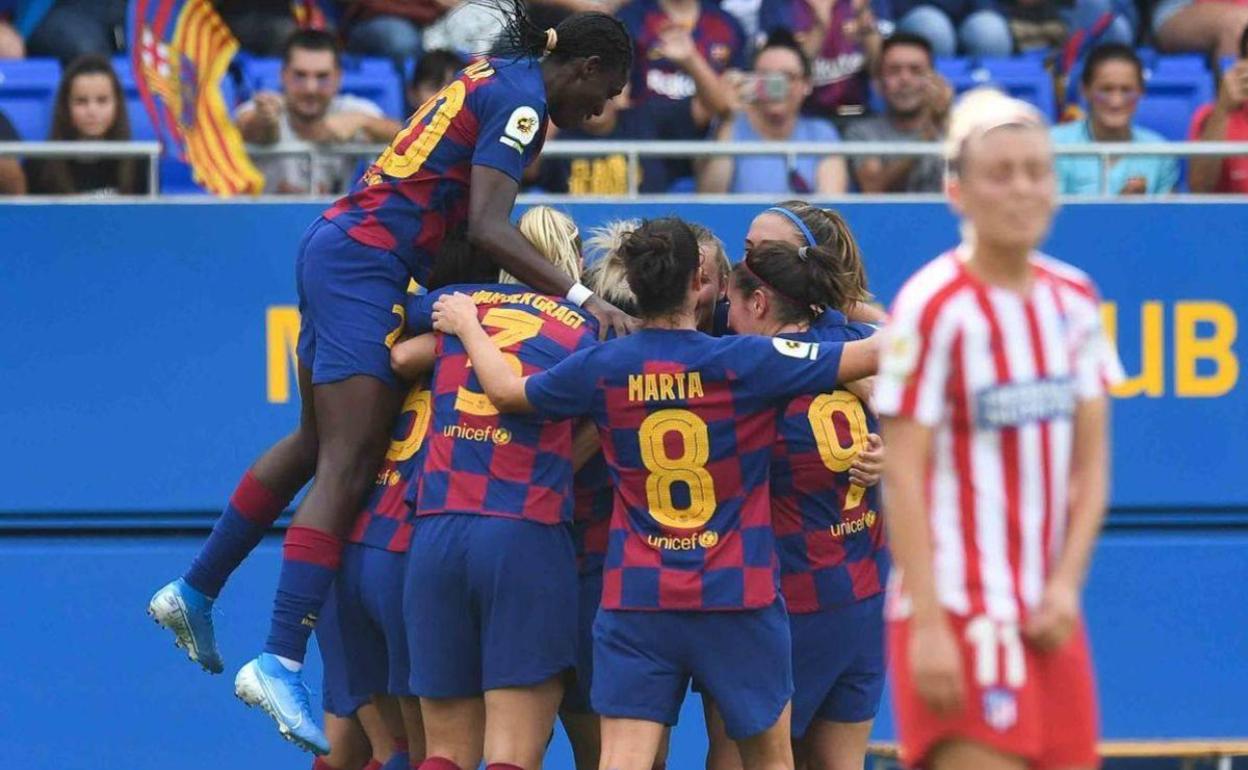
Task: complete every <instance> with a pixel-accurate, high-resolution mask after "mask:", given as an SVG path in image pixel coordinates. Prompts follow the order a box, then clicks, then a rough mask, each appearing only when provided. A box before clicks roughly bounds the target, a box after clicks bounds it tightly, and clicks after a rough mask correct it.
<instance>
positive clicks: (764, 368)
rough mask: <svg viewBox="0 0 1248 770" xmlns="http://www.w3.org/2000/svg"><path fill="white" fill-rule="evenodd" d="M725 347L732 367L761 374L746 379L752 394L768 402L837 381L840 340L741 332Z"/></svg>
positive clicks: (824, 388) (827, 388)
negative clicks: (801, 339)
mask: <svg viewBox="0 0 1248 770" xmlns="http://www.w3.org/2000/svg"><path fill="white" fill-rule="evenodd" d="M734 342H735V343H736V344H735V345H733V346H732V348H731V349H730V350H729V357H728V359H727V360H728V361H729V362H730V363H731V364H732V365H733V366H734V368H740V369H742V370H745V371H751V372H754V373H756V374H758V375H761V376H755V377H752V378H751V380H750V384H751V388H750V389H751V391H752V395H754V396H756V397H758V398H759V399H761V400H762V401H765V402H769V403H776V402H783V401H788V400H789V399H791V398H793V397H794V396H799V395H802V394H803V393H818V392H820V391H830V390H832V389H833V388H835V387H836V384H837V383H838V382H839V381H840V369H841V352H842V350H843V349H844V347H845V346H844V345H843V344H842V343H840V342H802V341H799V340H791V339H785V338H783V337H757V336H754V335H741V336H739V337H736V338H735V340H734Z"/></svg>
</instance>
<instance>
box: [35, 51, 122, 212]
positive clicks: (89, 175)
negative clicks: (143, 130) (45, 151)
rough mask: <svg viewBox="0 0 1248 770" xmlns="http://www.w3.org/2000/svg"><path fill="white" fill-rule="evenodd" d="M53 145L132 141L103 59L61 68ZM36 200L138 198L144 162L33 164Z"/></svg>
mask: <svg viewBox="0 0 1248 770" xmlns="http://www.w3.org/2000/svg"><path fill="white" fill-rule="evenodd" d="M48 139H49V140H51V141H54V142H72V141H92V142H99V141H112V142H128V141H130V116H129V115H128V114H127V113H126V102H125V98H124V96H123V95H122V92H121V83H120V81H118V80H117V73H116V72H114V71H113V66H112V64H110V63H109V60H108V59H106V58H104V57H103V56H94V55H90V56H83V57H80V58H78V59H75V60H74V61H73V62H71V63H70V65H69V66H68V67H66V68H65V73H64V74H63V75H62V76H61V83H60V85H59V86H57V89H56V101H55V104H54V106H53V110H52V131H51V133H50V135H49V136H48ZM26 175H27V178H28V179H29V180H30V192H31V193H32V194H35V195H73V194H92V195H138V194H142V193H145V192H147V161H146V160H139V159H134V158H106V159H95V158H89V157H88V158H74V159H60V158H58V159H41V160H31V161H28V162H27V164H26Z"/></svg>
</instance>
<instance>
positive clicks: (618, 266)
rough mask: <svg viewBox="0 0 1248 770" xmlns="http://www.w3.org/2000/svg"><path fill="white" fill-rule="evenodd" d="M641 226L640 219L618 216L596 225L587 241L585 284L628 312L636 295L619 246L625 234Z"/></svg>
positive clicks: (633, 307)
mask: <svg viewBox="0 0 1248 770" xmlns="http://www.w3.org/2000/svg"><path fill="white" fill-rule="evenodd" d="M640 226H641V220H639V219H617V220H615V221H613V222H608V223H607V224H605V225H602V226H601V227H595V228H594V229H593V230H591V231H590V233H589V238H588V239H587V240H586V241H585V257H586V261H588V262H589V267H587V268H586V269H585V285H586V286H588V287H589V288H590V289H592V290H593V291H594V293H595V294H597V295H598V296H600V297H602V298H603V299H604V300H606V301H607V302H610V303H611V304H612V305H615V306H616V307H618V308H620V309H621V310H626V311H627V310H630V309H635V308H636V307H637V296H636V295H635V294H633V290H632V288H631V287H629V285H628V276H627V273H626V271H625V269H624V258H623V257H622V256H621V254H620V245H621V244H622V243H623V242H624V236H626V235H628V234H629V233H631V232H633V231H634V230H636V229H637V228H638V227H640Z"/></svg>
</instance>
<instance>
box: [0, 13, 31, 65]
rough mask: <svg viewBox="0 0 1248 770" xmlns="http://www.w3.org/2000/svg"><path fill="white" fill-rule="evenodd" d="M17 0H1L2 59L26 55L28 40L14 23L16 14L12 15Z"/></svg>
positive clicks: (0, 37)
mask: <svg viewBox="0 0 1248 770" xmlns="http://www.w3.org/2000/svg"><path fill="white" fill-rule="evenodd" d="M15 4H16V0H0V59H21V58H23V57H25V56H26V41H25V40H23V39H22V33H21V32H18V31H17V27H15V26H14V25H13V22H14V16H12V15H10V14H11V12H12V11H15V10H16V8H13V9H10V8H9V7H7V6H8V5H15Z"/></svg>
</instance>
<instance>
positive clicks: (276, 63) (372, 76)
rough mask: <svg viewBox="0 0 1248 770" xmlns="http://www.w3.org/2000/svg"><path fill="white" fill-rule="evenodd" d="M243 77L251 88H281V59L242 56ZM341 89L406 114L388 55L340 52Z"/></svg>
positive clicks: (396, 114) (387, 110)
mask: <svg viewBox="0 0 1248 770" xmlns="http://www.w3.org/2000/svg"><path fill="white" fill-rule="evenodd" d="M242 73H243V79H244V81H245V83H246V86H247V88H248V89H249V90H250V91H252V92H255V91H260V90H265V91H281V90H282V61H281V59H267V58H261V57H253V56H248V57H245V58H243V59H242ZM342 91H343V93H347V94H351V95H353V96H359V97H362V98H364V99H368V100H370V101H373V102H375V103H376V104H377V105H378V106H379V107H381V109H382V112H384V113H385V114H386V115H388V116H390V117H392V118H395V119H397V120H401V119H402V118H405V117H407V106H406V102H405V100H404V97H403V81H402V79H401V77H400V75H399V72H398V71H397V70H395V68H394V63H393V62H391V61H390V60H389V59H376V58H367V57H352V56H344V57H343V60H342Z"/></svg>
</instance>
